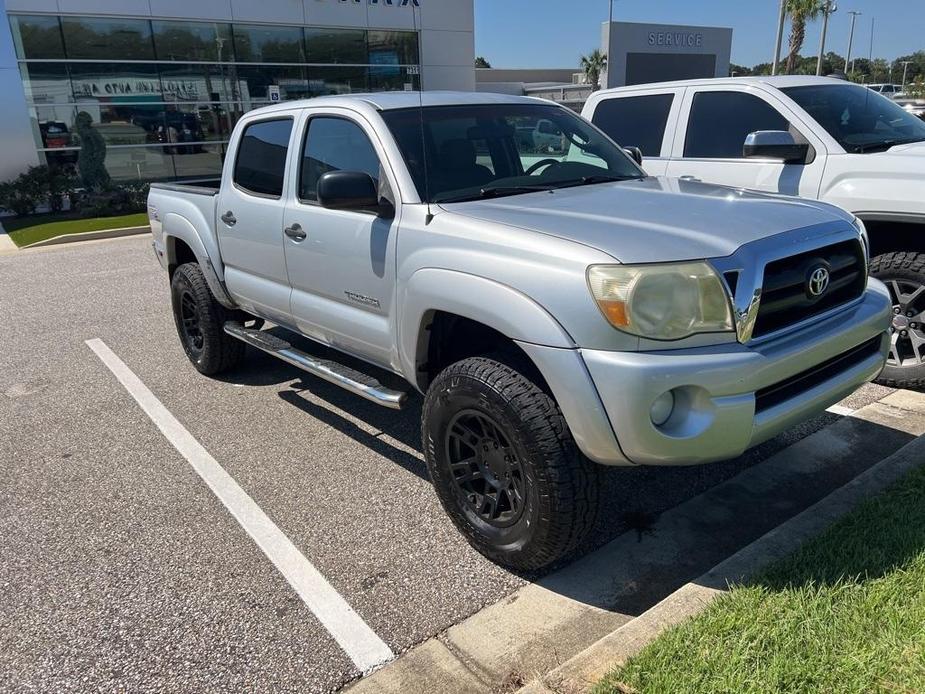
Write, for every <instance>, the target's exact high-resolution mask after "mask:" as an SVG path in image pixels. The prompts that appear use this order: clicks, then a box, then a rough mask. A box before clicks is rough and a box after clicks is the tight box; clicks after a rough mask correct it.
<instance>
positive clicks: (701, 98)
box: [684, 92, 790, 159]
mask: <svg viewBox="0 0 925 694" xmlns="http://www.w3.org/2000/svg"><path fill="white" fill-rule="evenodd" d="M789 129H790V123H789V122H788V121H787V119H786V118H784V117H783V116H782V115H781V114H780V113H778V111H777V110H776V109H775V108H774V107H773V106H771V105H770V104H769V103H767V102H766V101H764V100H763V99H759V98H758V97H756V96H752V95H751V94H745V93H743V92H698V93H696V94H694V100H693V102H692V103H691V113H690V117H689V118H688V121H687V136H686V137H685V138H684V157H685V158H692V159H741V158H742V147H743V145H744V144H745V138H746V137H747V136H748V134H749V133H753V132H756V131H758V130H789Z"/></svg>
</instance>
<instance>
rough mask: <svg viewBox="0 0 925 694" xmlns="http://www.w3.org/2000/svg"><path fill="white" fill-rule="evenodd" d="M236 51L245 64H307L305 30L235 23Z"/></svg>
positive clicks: (238, 57)
mask: <svg viewBox="0 0 925 694" xmlns="http://www.w3.org/2000/svg"><path fill="white" fill-rule="evenodd" d="M234 50H235V55H236V56H237V59H238V60H240V61H242V62H249V63H261V62H262V63H304V62H305V51H304V47H303V44H302V28H301V27H279V26H260V25H254V26H249V25H244V24H235V25H234Z"/></svg>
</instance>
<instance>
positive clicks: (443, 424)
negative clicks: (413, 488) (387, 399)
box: [422, 357, 599, 571]
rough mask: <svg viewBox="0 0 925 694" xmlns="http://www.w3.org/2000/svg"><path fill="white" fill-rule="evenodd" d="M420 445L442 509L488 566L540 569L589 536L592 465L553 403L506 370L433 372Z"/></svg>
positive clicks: (468, 364)
mask: <svg viewBox="0 0 925 694" xmlns="http://www.w3.org/2000/svg"><path fill="white" fill-rule="evenodd" d="M422 440H423V443H424V457H425V460H426V461H427V468H428V471H429V472H430V476H431V479H432V480H433V484H434V489H435V490H436V492H437V496H438V497H439V499H440V502H441V503H442V504H443V508H444V509H445V510H446V512H447V514H449V516H450V518H451V519H452V520H453V522H454V523H455V524H456V527H457V528H458V529H459V530H460V532H462V534H463V535H464V536H465V537H466V539H467V540H468V541H469V543H470V544H472V545H473V546H474V547H475V548H476V549H477V550H478V551H479V552H481V553H482V554H484V555H485V556H487V557H488V558H489V559H491V560H492V561H495V562H497V563H498V564H501V565H503V566H506V567H509V568H511V569H514V570H518V571H535V570H538V569H542V568H544V567H547V566H549V565H551V564H553V563H555V562H556V561H558V560H560V559H562V558H563V557H565V556H567V555H568V554H570V553H571V552H573V551H574V550H575V548H576V547H577V546H578V545H579V544H580V543H581V541H582V540H583V539H584V538H585V537H586V535H587V534H588V531H589V530H590V529H591V527H592V525H593V523H594V519H595V517H596V514H597V506H598V494H599V484H598V468H597V465H595V464H594V463H592V462H591V461H590V460H588V459H587V458H585V457H584V456H583V455H582V454H581V452H580V451H579V450H578V448H577V446H576V445H575V442H574V441H573V440H572V437H571V434H570V432H569V430H568V427H567V426H566V424H565V419H564V418H563V416H562V413H561V412H560V411H559V407H558V405H557V404H556V402H555V400H554V399H553V398H552V397H551V396H550V395H549V394H547V393H546V392H544V391H543V390H542V389H541V388H540V387H539V386H537V385H536V383H534V382H533V381H532V380H530V379H529V378H527V377H526V376H524V375H523V374H522V373H520V372H519V371H517V370H515V369H514V368H512V367H510V366H507V365H506V364H504V363H501V362H500V361H496V360H494V359H491V358H488V357H474V358H470V359H465V360H463V361H460V362H457V363H456V364H453V365H452V366H449V367H448V368H446V369H445V370H444V371H442V372H441V373H440V374H439V375H438V376H437V377H436V378H435V379H434V382H433V383H432V384H431V386H430V388H429V389H428V391H427V396H426V398H425V400H424V409H423V420H422Z"/></svg>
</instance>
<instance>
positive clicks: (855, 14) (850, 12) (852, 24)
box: [845, 10, 861, 76]
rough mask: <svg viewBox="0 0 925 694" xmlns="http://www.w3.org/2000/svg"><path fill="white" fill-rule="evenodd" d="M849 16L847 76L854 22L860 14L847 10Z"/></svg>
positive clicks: (846, 58)
mask: <svg viewBox="0 0 925 694" xmlns="http://www.w3.org/2000/svg"><path fill="white" fill-rule="evenodd" d="M848 14H850V15H851V30H850V31H849V32H848V53H847V54H846V55H845V75H846V76H847V74H848V63H850V62H851V42H852V41H854V22H855V20H856V19H857V18H858V15H860V14H861V13H860V12H858V11H857V10H848Z"/></svg>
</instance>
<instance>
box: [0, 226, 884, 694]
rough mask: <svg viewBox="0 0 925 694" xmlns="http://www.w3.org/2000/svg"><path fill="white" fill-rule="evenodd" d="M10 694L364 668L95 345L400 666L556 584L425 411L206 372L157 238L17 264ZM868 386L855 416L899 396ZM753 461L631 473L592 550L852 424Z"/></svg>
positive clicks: (268, 377) (328, 674)
mask: <svg viewBox="0 0 925 694" xmlns="http://www.w3.org/2000/svg"><path fill="white" fill-rule="evenodd" d="M0 324H2V326H3V333H2V338H0V341H2V349H0V479H2V484H0V593H2V600H0V689H2V690H4V691H56V692H66V691H86V690H90V689H93V690H105V691H115V690H126V691H161V690H165V689H169V690H175V691H176V690H182V691H216V690H228V689H232V690H248V691H270V690H273V691H300V692H327V691H332V690H336V689H338V688H339V687H341V686H342V685H343V684H345V683H346V682H349V681H351V680H353V679H355V678H356V677H358V676H359V674H360V672H359V671H358V669H357V666H356V665H355V663H354V662H353V661H352V660H351V659H350V657H348V656H347V655H346V654H345V652H344V650H342V648H341V647H340V646H339V645H338V643H337V641H336V640H335V639H334V638H333V637H332V635H331V634H330V632H329V631H328V629H326V628H325V626H324V625H322V623H321V622H319V620H318V619H317V618H316V617H315V615H314V614H313V613H312V612H311V611H310V610H309V609H308V607H307V606H306V604H305V603H304V602H303V600H302V599H301V598H300V597H299V595H298V594H297V593H296V592H295V591H294V590H293V589H292V588H291V587H290V585H289V584H288V583H287V582H286V580H285V579H284V578H283V576H282V575H281V573H280V572H279V571H278V570H277V568H276V567H275V566H274V565H273V564H272V563H271V562H270V561H269V560H268V559H267V557H266V556H265V554H264V552H263V551H261V549H260V548H258V546H257V545H256V544H255V543H254V541H253V540H252V539H251V537H249V536H248V535H247V534H246V533H245V532H243V531H242V528H241V526H240V525H239V523H238V521H237V520H236V519H235V517H233V516H232V514H231V513H229V511H228V509H227V508H226V507H225V506H224V505H223V504H222V503H221V502H220V501H219V499H218V498H217V497H216V496H215V494H213V492H212V491H211V490H210V488H209V487H208V486H206V484H204V483H203V480H202V479H201V478H200V477H199V475H197V474H196V472H195V470H194V469H193V468H192V467H191V465H190V463H189V462H188V461H187V460H186V459H184V457H183V456H182V455H181V454H180V453H178V451H177V450H176V449H175V448H174V447H173V446H172V445H171V444H170V443H169V442H168V440H167V439H166V438H165V437H164V436H163V435H162V433H161V432H160V431H159V430H158V429H157V428H156V427H155V426H154V424H153V423H152V421H151V419H150V418H149V417H148V416H147V415H146V414H145V412H144V411H143V410H142V409H141V408H140V407H139V406H138V404H137V403H136V402H135V400H133V398H132V397H131V396H130V395H129V393H128V392H127V391H126V389H125V388H124V387H123V386H122V385H121V384H120V382H119V381H118V380H117V379H116V378H115V377H114V375H113V373H112V372H111V371H110V369H109V368H107V366H106V365H105V364H104V363H103V362H102V361H101V360H100V358H98V356H97V355H96V354H95V353H94V351H92V350H91V349H90V348H89V347H88V345H87V344H86V341H87V340H101V341H102V342H103V343H104V344H105V345H106V346H107V347H108V348H109V349H110V350H111V351H112V352H113V353H114V354H115V355H116V356H117V357H118V359H119V360H121V362H123V363H124V364H125V365H126V366H127V367H128V368H129V369H130V370H131V372H133V373H134V374H135V375H136V376H137V377H138V379H140V381H141V382H143V383H144V385H145V386H146V387H147V388H148V389H150V391H151V392H152V393H153V394H154V395H155V396H156V398H157V399H158V400H159V401H160V402H161V403H162V404H163V406H164V407H165V408H166V409H167V410H169V412H170V413H171V414H172V415H173V417H175V418H176V420H178V421H179V422H180V423H182V425H183V426H184V427H185V428H186V430H188V432H189V433H190V434H191V435H192V437H193V438H194V439H195V440H196V441H197V442H198V443H199V444H201V446H202V447H204V449H205V450H206V451H208V453H209V454H211V456H212V457H213V458H214V460H215V461H216V462H217V463H218V465H220V466H221V468H223V469H224V471H226V472H227V473H228V474H229V475H230V476H231V477H232V478H233V479H234V480H235V481H236V482H237V484H238V485H240V487H241V488H242V489H243V490H244V491H246V493H247V495H249V497H250V498H251V499H252V500H253V502H254V503H255V504H256V505H257V506H259V508H260V509H262V511H263V512H264V513H265V514H266V515H267V516H268V517H269V518H270V519H271V520H272V523H274V524H275V526H276V527H278V528H279V530H281V531H282V533H284V534H285V536H286V537H288V539H289V540H291V542H292V544H293V545H294V546H295V547H296V548H298V550H299V551H300V552H301V554H302V555H304V557H305V558H306V559H307V560H308V561H309V562H311V564H312V565H313V566H314V568H315V569H317V571H318V572H320V574H321V575H322V576H323V577H324V578H325V579H326V580H327V582H328V583H329V584H330V585H331V586H332V587H333V588H334V590H336V592H337V593H338V594H339V595H340V596H343V599H344V600H345V601H346V603H347V604H348V605H349V606H350V607H351V608H352V609H353V610H355V612H356V613H357V614H358V615H359V616H360V618H361V619H362V621H363V622H365V624H366V625H368V626H369V628H370V629H371V630H372V632H374V633H375V634H376V635H377V636H378V637H379V638H380V639H381V640H382V641H383V642H384V643H385V644H386V645H387V647H388V648H389V649H390V650H391V651H392V652H393V653H395V654H398V653H401V652H402V651H405V650H407V649H409V648H410V647H412V646H414V645H416V644H418V643H421V642H422V641H424V640H425V639H427V638H428V637H430V636H432V635H434V634H436V633H438V632H441V631H443V630H445V629H447V628H448V627H450V626H451V625H453V624H456V623H458V622H459V621H461V620H462V619H464V618H466V617H467V616H469V615H471V614H473V613H475V612H477V611H478V610H479V609H481V608H482V607H484V606H486V605H490V604H493V603H495V602H497V601H499V600H501V599H502V598H504V597H505V596H507V595H509V594H511V593H512V592H513V591H515V590H516V589H518V588H519V587H521V586H524V585H525V584H526V583H528V582H530V581H531V580H532V579H533V578H534V577H529V576H527V577H523V576H516V575H513V574H511V573H509V572H506V571H504V570H502V569H500V568H498V567H496V566H494V565H493V564H491V563H489V562H487V561H486V560H485V559H483V558H482V557H481V556H480V555H478V554H477V553H476V552H475V551H473V550H472V549H470V548H469V546H468V545H467V544H466V543H465V541H463V540H462V539H461V537H460V536H459V535H458V534H457V533H456V531H455V530H454V528H453V526H452V524H451V522H450V521H449V520H448V519H447V518H446V516H445V515H444V513H443V511H442V509H441V508H440V506H439V503H438V501H437V499H436V497H435V496H434V494H433V492H432V490H431V489H430V485H429V482H428V481H427V475H426V471H425V468H424V465H423V461H422V457H421V454H420V451H419V433H418V427H419V407H420V401H419V399H417V400H416V401H414V402H413V403H412V405H411V406H410V407H409V408H408V409H407V410H406V411H403V412H401V413H395V412H392V411H390V410H384V409H380V408H378V407H377V406H375V405H373V404H370V403H367V402H365V401H363V400H360V399H359V398H355V397H352V396H350V395H349V394H347V393H345V392H343V391H341V390H339V389H338V388H336V387H335V386H332V385H329V384H326V383H324V382H322V381H320V380H317V379H313V378H311V377H307V376H306V377H304V378H303V375H302V374H301V372H299V371H298V370H296V369H295V368H292V367H289V366H287V365H284V364H282V363H280V362H277V361H275V360H273V359H272V358H271V357H269V356H265V355H261V354H257V353H252V354H250V356H249V359H248V360H247V363H246V364H245V366H244V367H243V368H242V369H240V370H239V371H237V372H235V373H232V374H231V375H229V376H227V377H224V378H223V379H222V380H210V379H207V378H205V377H202V376H200V375H199V374H197V373H196V372H195V371H194V370H193V368H192V367H191V366H190V365H189V364H188V362H187V361H186V358H185V356H184V355H183V352H182V349H181V348H180V345H179V343H178V341H177V338H176V334H175V332H174V327H173V322H172V318H171V316H170V312H169V299H168V291H167V283H166V276H165V275H164V273H163V272H162V271H161V269H160V267H159V266H158V264H157V263H156V261H155V260H154V258H153V256H152V254H151V250H150V246H149V240H148V237H146V236H143V237H136V238H128V239H119V240H113V241H106V242H94V243H84V244H75V245H71V246H67V247H58V248H53V249H47V250H42V251H32V252H18V253H15V254H10V255H4V256H0ZM888 392H889V391H887V390H886V389H883V388H880V387H877V386H867V387H865V388H864V389H862V390H861V391H859V392H858V393H857V394H855V395H854V396H852V398H849V400H848V401H846V403H844V405H845V406H846V407H849V408H852V409H856V408H858V407H861V406H862V405H864V404H866V403H868V402H873V401H874V400H876V399H878V398H880V397H883V395H885V394H886V393H888ZM837 418H838V415H836V414H831V413H826V414H824V415H822V416H820V417H818V418H816V419H814V420H812V421H809V422H806V423H805V424H804V425H803V426H801V427H799V428H798V429H795V430H792V431H790V432H787V433H786V434H785V435H782V436H779V437H777V438H776V439H774V440H772V441H770V442H768V443H766V444H764V445H762V446H761V447H759V448H757V449H755V450H752V451H749V452H748V453H747V454H746V455H744V456H742V457H741V458H739V459H737V460H733V461H728V462H725V463H721V464H716V465H709V466H703V467H694V468H685V469H674V470H647V469H632V470H621V469H613V470H608V472H607V474H606V475H605V489H604V493H603V495H602V496H603V498H605V499H606V500H607V501H606V504H605V506H604V509H603V512H602V514H601V517H600V519H599V521H598V525H597V527H596V529H595V531H594V533H593V535H592V537H591V539H590V540H589V546H588V548H587V549H589V550H590V549H593V548H595V547H597V546H600V545H603V544H604V543H606V542H607V541H609V540H611V539H613V538H615V537H617V536H618V535H620V534H622V533H623V532H625V531H626V530H627V529H633V528H637V527H639V526H640V524H645V523H646V522H647V520H646V519H651V518H654V517H656V516H657V515H658V514H659V513H661V512H663V511H665V510H666V509H669V508H671V507H673V506H675V505H677V504H678V503H680V502H682V501H684V500H686V499H689V498H690V497H692V496H695V495H697V494H699V493H701V492H703V491H704V490H706V489H709V488H710V487H712V486H713V485H715V484H717V483H719V482H721V481H723V480H726V479H729V478H730V477H732V476H734V475H736V474H737V473H739V472H740V471H742V470H744V469H745V468H748V467H750V466H752V465H754V464H756V463H758V462H760V461H762V460H764V459H766V458H768V457H769V456H771V455H773V454H774V453H776V452H778V451H780V450H782V449H783V448H785V447H786V446H788V445H790V444H792V443H794V442H795V441H797V440H799V439H801V438H803V437H806V436H808V435H809V434H812V433H813V432H815V431H818V430H819V429H821V428H822V427H825V426H826V425H828V424H831V423H832V422H833V421H834V420H835V419H837Z"/></svg>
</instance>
